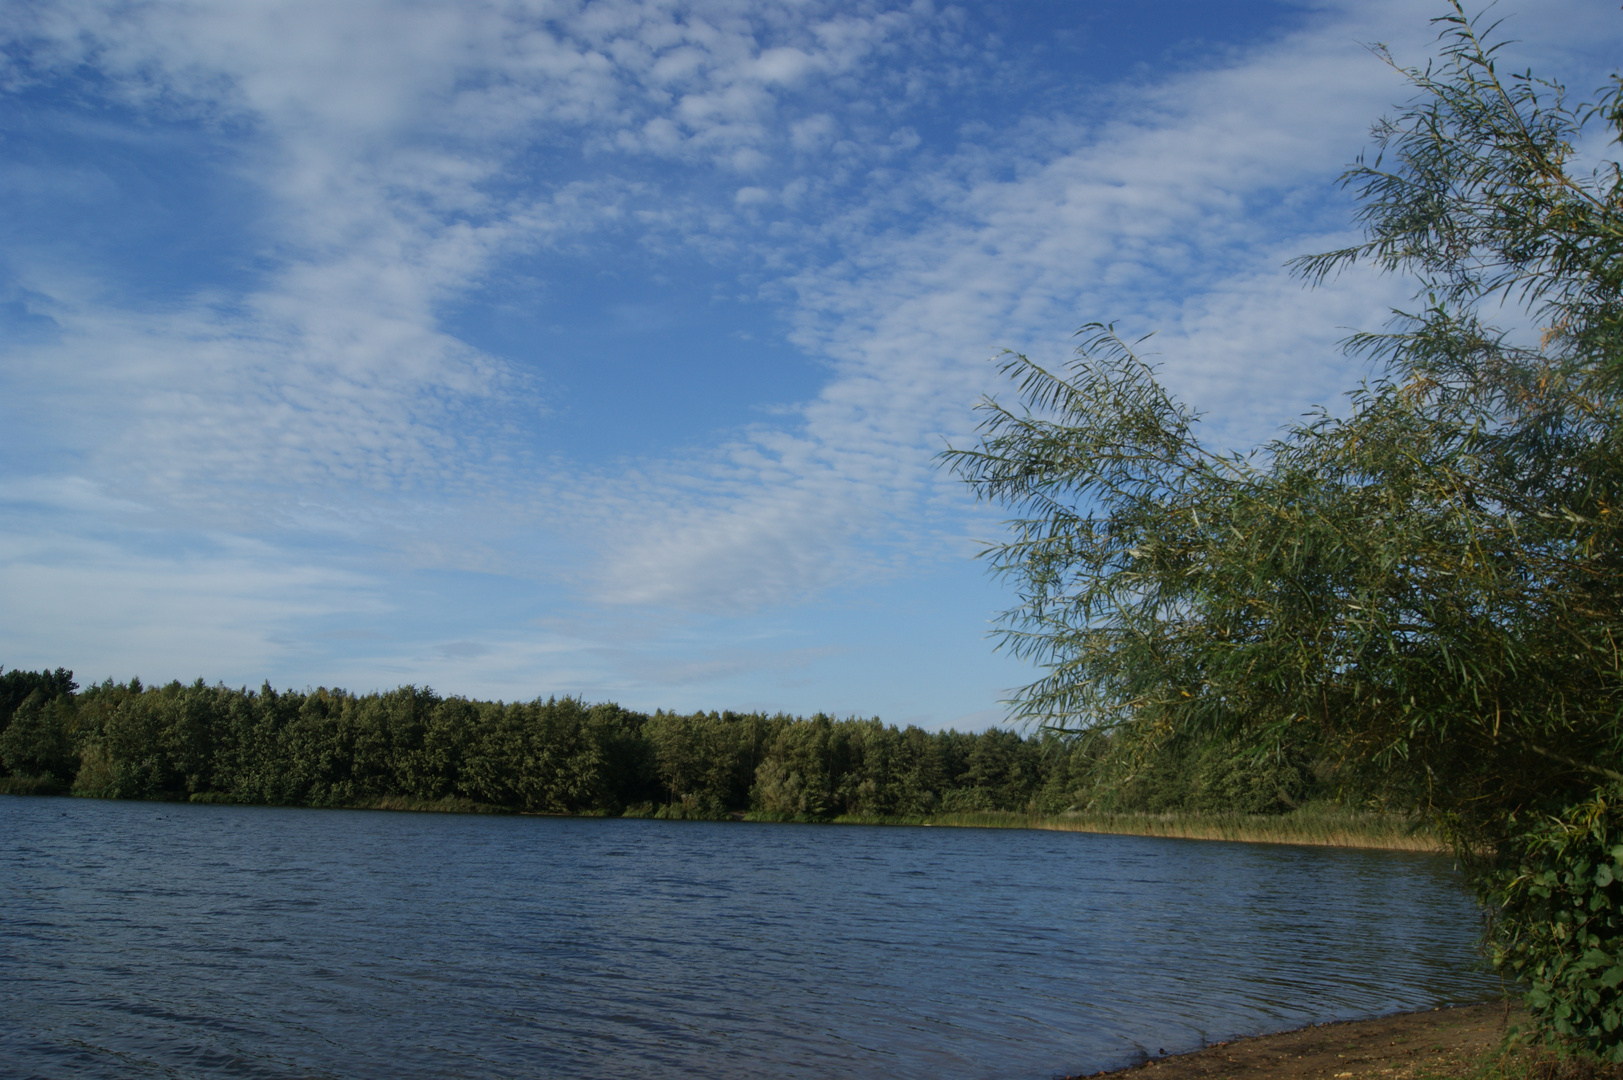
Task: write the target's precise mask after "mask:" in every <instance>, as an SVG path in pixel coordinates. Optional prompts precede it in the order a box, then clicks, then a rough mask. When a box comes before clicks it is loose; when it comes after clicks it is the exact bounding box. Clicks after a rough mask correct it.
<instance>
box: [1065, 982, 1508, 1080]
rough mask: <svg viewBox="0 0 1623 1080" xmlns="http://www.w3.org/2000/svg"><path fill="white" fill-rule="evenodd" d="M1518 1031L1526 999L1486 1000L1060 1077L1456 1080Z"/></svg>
mask: <svg viewBox="0 0 1623 1080" xmlns="http://www.w3.org/2000/svg"><path fill="white" fill-rule="evenodd" d="M1517 1030H1520V1031H1525V1030H1527V1015H1526V1013H1525V1012H1524V1011H1523V1010H1522V1008H1521V1007H1520V1006H1519V1005H1514V1004H1512V1003H1510V1002H1508V1001H1486V1002H1478V1003H1476V1004H1473V1005H1453V1006H1442V1007H1439V1008H1435V1009H1428V1010H1425V1011H1422V1012H1409V1013H1396V1014H1393V1015H1390V1016H1381V1017H1375V1018H1373V1019H1369V1020H1339V1021H1332V1022H1329V1023H1324V1024H1313V1025H1310V1026H1308V1027H1304V1028H1297V1029H1295V1030H1293V1031H1282V1032H1277V1033H1274V1034H1270V1035H1252V1036H1246V1037H1243V1038H1238V1039H1232V1040H1229V1041H1226V1042H1220V1043H1216V1044H1214V1045H1212V1046H1208V1047H1205V1048H1204V1049H1201V1050H1192V1051H1190V1052H1188V1053H1183V1054H1169V1055H1166V1056H1164V1057H1153V1058H1149V1059H1148V1060H1146V1061H1144V1062H1142V1063H1140V1064H1137V1065H1130V1066H1127V1067H1126V1068H1121V1069H1105V1070H1101V1071H1099V1072H1096V1073H1078V1074H1076V1075H1074V1076H1067V1077H1063V1078H1061V1080H1085V1078H1100V1077H1104V1078H1109V1080H1439V1078H1441V1080H1454V1078H1469V1077H1476V1076H1478V1075H1481V1074H1482V1073H1483V1071H1484V1070H1483V1065H1484V1063H1485V1062H1486V1061H1488V1060H1490V1059H1498V1058H1500V1057H1502V1055H1504V1054H1505V1053H1506V1048H1507V1045H1508V1044H1507V1036H1508V1035H1510V1034H1511V1033H1512V1032H1513V1031H1517ZM1512 1052H1516V1051H1512ZM1519 1052H1520V1053H1522V1054H1525V1053H1526V1051H1525V1049H1522V1050H1520V1051H1519Z"/></svg>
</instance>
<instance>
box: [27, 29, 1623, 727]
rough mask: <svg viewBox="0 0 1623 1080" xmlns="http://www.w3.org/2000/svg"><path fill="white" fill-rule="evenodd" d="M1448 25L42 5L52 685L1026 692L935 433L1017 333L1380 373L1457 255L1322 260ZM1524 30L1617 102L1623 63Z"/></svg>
mask: <svg viewBox="0 0 1623 1080" xmlns="http://www.w3.org/2000/svg"><path fill="white" fill-rule="evenodd" d="M1441 10H1442V6H1441V5H1440V4H1430V3H1421V2H1415V0H1402V2H1399V0H1360V2H1346V3H1338V2H1331V0H1319V2H1311V3H1298V2H1279V3H1270V2H1237V3H1225V4H1211V3H1205V2H1181V0H1180V2H1174V0H1146V2H1140V3H1135V4H1120V3H1106V2H1097V3H1095V2H1084V0H1076V2H1071V3H1041V2H1030V3H1020V4H1008V3H981V2H973V3H959V4H931V3H925V2H919V3H910V4H909V3H895V4H892V3H880V2H873V3H824V2H821V0H779V2H770V0H766V2H763V0H756V2H750V3H744V2H733V0H716V2H692V3H671V2H661V0H605V2H601V3H584V4H583V3H567V2H547V0H528V2H524V0H520V2H511V3H461V4H451V3H440V4H429V3H405V2H392V0H355V2H351V3H345V4H330V3H317V2H313V0H252V2H251V0H236V2H233V3H207V2H195V3H178V2H177V3H155V4H148V3H130V2H125V0H119V2H95V0H63V2H58V3H34V2H29V0H16V2H13V3H10V4H7V5H5V6H4V7H3V9H0V50H3V51H0V64H3V66H0V94H3V95H4V99H3V103H0V200H3V205H4V206H5V207H6V210H5V212H4V215H3V216H0V241H3V242H0V431H3V434H4V438H3V439H0V456H3V468H0V663H3V664H5V665H6V666H7V667H25V668H27V667H40V666H51V667H55V666H57V665H59V664H60V665H64V666H68V667H71V668H73V669H74V670H75V672H76V673H77V674H78V676H79V677H80V680H81V681H86V680H90V679H95V680H99V679H101V678H103V677H108V676H111V677H114V678H119V679H124V678H128V677H130V676H132V675H139V676H140V677H141V678H143V679H145V680H147V681H149V682H151V681H156V680H167V679H170V678H181V679H185V680H190V679H192V678H195V677H199V676H201V677H203V678H205V679H207V680H209V681H211V682H212V681H215V680H223V681H225V682H227V683H230V684H234V685H236V684H244V683H246V684H250V685H257V684H258V683H259V682H260V681H261V680H265V679H268V680H270V681H271V682H272V683H273V684H275V685H278V686H289V685H291V686H300V687H302V686H305V685H329V686H330V685H339V686H344V687H348V688H350V689H353V690H369V689H374V688H386V687H391V686H395V685H398V684H401V683H406V682H412V683H417V684H429V685H432V686H434V687H435V688H436V689H438V690H440V691H441V692H445V693H457V694H466V695H471V696H480V697H500V698H506V699H514V698H530V697H534V696H536V695H537V694H540V695H548V694H554V693H557V694H564V693H572V694H579V695H582V696H584V697H586V698H588V699H591V700H616V701H619V702H621V703H623V704H626V705H629V706H632V707H640V708H649V709H652V708H655V707H667V708H678V709H684V710H686V709H696V708H705V709H709V708H734V709H754V708H760V709H768V710H777V709H783V710H788V711H791V712H802V713H805V712H812V711H816V710H825V711H829V712H834V713H839V714H848V713H858V714H862V715H878V716H881V717H883V718H884V719H886V720H888V721H893V722H897V723H908V722H912V723H919V724H923V725H925V726H932V727H934V726H945V725H955V726H958V727H960V728H969V727H973V728H979V727H984V726H986V725H987V724H990V723H993V722H996V721H997V720H998V719H999V718H1000V717H1001V715H1002V713H1001V710H1000V708H999V706H998V701H999V700H1000V699H1001V698H1003V697H1005V696H1006V695H1007V692H1008V691H1009V690H1010V689H1011V688H1013V687H1015V686H1017V685H1019V684H1021V683H1023V682H1025V681H1028V680H1029V679H1030V678H1031V677H1032V673H1031V672H1030V671H1029V670H1028V669H1026V668H1025V667H1023V666H1022V665H1020V664H1019V663H1017V662H1015V661H1012V660H1010V659H1008V658H1006V657H1004V656H1001V655H998V654H995V653H994V652H993V651H992V648H991V645H990V643H989V642H988V640H987V638H986V632H987V630H988V628H989V626H990V622H991V620H992V618H993V617H994V615H995V613H996V612H997V611H999V610H1000V609H1001V608H1003V607H1004V606H1006V605H1007V603H1008V601H1009V596H1008V594H1007V592H1006V590H1005V589H1004V587H1003V586H1001V585H999V584H998V583H996V582H994V581H990V580H988V579H987V578H986V577H985V575H984V574H983V572H982V570H981V568H980V566H979V564H977V563H976V562H975V561H974V560H973V558H972V556H973V554H974V552H975V550H976V541H977V540H979V539H986V538H990V537H994V536H995V535H996V534H997V530H998V520H999V519H998V515H997V513H996V511H995V509H989V508H986V507H977V506H975V505H974V504H973V502H972V501H971V500H970V499H969V498H968V497H967V494H966V492H965V491H963V490H962V489H961V485H959V484H957V483H955V482H954V481H953V480H952V479H951V478H950V477H948V476H945V475H943V474H941V473H940V472H939V471H938V470H936V469H935V468H934V466H933V465H932V462H931V459H932V456H933V455H934V454H935V453H936V452H937V451H938V450H940V449H941V448H942V446H943V445H944V444H945V442H946V441H948V440H954V441H959V442H962V441H964V440H965V439H966V438H967V436H968V433H969V432H970V431H971V430H972V428H973V424H974V416H973V413H972V411H971V407H972V405H973V404H974V402H975V400H976V399H977V398H978V397H979V396H980V395H981V394H982V393H985V392H989V391H997V390H998V389H999V386H998V383H997V378H996V372H995V365H994V364H993V363H992V362H991V358H992V357H994V356H995V355H996V353H997V352H998V350H1000V349H1002V348H1013V349H1017V350H1020V351H1025V352H1028V353H1029V354H1031V355H1033V356H1039V357H1042V358H1045V359H1048V360H1051V361H1054V362H1059V361H1061V360H1063V358H1065V357H1066V356H1067V355H1068V352H1069V348H1070V340H1069V339H1070V335H1071V333H1072V332H1073V331H1074V330H1075V329H1076V328H1077V327H1078V326H1079V325H1081V324H1082V323H1083V322H1086V321H1089V320H1092V319H1109V320H1115V321H1117V322H1118V323H1119V324H1120V325H1121V326H1123V327H1124V328H1125V329H1127V330H1129V331H1131V332H1147V331H1150V330H1155V331H1157V332H1158V334H1157V337H1156V338H1155V339H1154V340H1155V343H1156V344H1155V349H1156V351H1157V353H1158V357H1159V361H1160V362H1161V363H1162V364H1163V365H1164V372H1165V376H1166V378H1167V380H1168V382H1169V383H1170V384H1171V385H1172V386H1173V387H1174V388H1175V390H1176V391H1177V392H1179V393H1180V394H1182V395H1183V396H1185V397H1186V398H1187V399H1188V400H1190V401H1191V402H1193V403H1194V404H1195V405H1196V406H1197V407H1198V408H1200V409H1201V410H1203V411H1204V412H1205V413H1206V416H1207V420H1206V435H1207V437H1208V438H1209V439H1210V440H1212V441H1213V442H1215V443H1218V444H1220V445H1230V446H1245V445H1249V444H1251V443H1253V442H1255V441H1256V440H1259V439H1262V438H1266V437H1267V436H1268V435H1270V434H1271V433H1273V432H1275V431H1277V430H1278V428H1279V427H1280V425H1282V424H1284V423H1287V422H1288V421H1289V420H1290V419H1291V418H1293V417H1294V416H1296V415H1298V414H1299V413H1301V412H1302V411H1303V410H1305V409H1306V408H1308V407H1309V406H1311V405H1313V404H1315V403H1331V404H1333V403H1334V402H1335V401H1336V399H1337V397H1338V396H1339V395H1340V394H1341V393H1342V392H1344V391H1345V390H1346V389H1348V388H1349V387H1350V386H1352V385H1353V383H1354V382H1356V380H1357V379H1358V378H1359V376H1360V375H1361V372H1360V371H1359V370H1358V369H1357V367H1356V366H1355V365H1352V364H1350V363H1349V362H1348V361H1346V360H1345V359H1344V358H1343V357H1342V356H1341V355H1340V353H1339V352H1338V350H1337V348H1336V342H1337V341H1338V340H1339V339H1340V338H1341V337H1343V336H1345V334H1346V332H1347V330H1348V329H1349V328H1353V327H1362V328H1369V327H1374V326H1378V325H1379V324H1380V323H1381V322H1382V321H1383V319H1384V314H1385V312H1386V311H1388V310H1389V309H1390V308H1391V307H1393V306H1394V305H1397V304H1399V303H1401V302H1402V301H1403V299H1404V288H1403V283H1402V282H1395V281H1390V280H1383V279H1380V278H1377V277H1372V276H1368V275H1360V274H1353V275H1348V276H1345V277H1343V278H1342V279H1340V280H1339V281H1337V282H1336V283H1334V284H1333V285H1332V286H1329V287H1326V288H1323V289H1321V290H1318V291H1316V292H1313V293H1306V292H1304V291H1303V290H1302V288H1301V287H1300V285H1299V284H1298V283H1296V282H1294V281H1292V280H1290V278H1289V276H1288V274H1287V273H1286V272H1285V270H1284V268H1283V264H1284V262H1285V260H1286V259H1288V258H1290V257H1291V256H1294V255H1297V254H1301V253H1304V252H1310V251H1315V250H1320V249H1324V248H1327V247H1330V246H1332V245H1336V244H1339V243H1342V242H1344V241H1345V240H1347V239H1348V238H1349V237H1350V235H1351V234H1350V233H1349V231H1348V230H1349V214H1348V209H1349V202H1348V200H1347V198H1346V196H1345V195H1344V194H1343V193H1341V192H1339V191H1338V190H1337V189H1336V187H1335V184H1334V181H1335V178H1336V176H1337V175H1338V174H1339V172H1340V171H1341V169H1342V168H1343V167H1344V166H1345V165H1346V163H1347V162H1349V161H1350V160H1351V159H1352V158H1353V157H1354V156H1355V155H1356V154H1357V153H1358V152H1359V151H1360V150H1361V149H1362V148H1363V147H1364V145H1365V142H1366V137H1367V131H1368V128H1369V125H1370V123H1371V122H1372V121H1373V120H1374V119H1375V118H1376V117H1377V116H1379V115H1380V114H1382V113H1383V112H1385V111H1388V109H1389V107H1390V106H1391V105H1392V104H1393V103H1395V102H1397V101H1400V100H1402V99H1403V98H1404V97H1406V90H1405V88H1404V87H1403V85H1402V84H1401V81H1400V80H1399V79H1398V78H1397V77H1396V76H1395V75H1394V74H1393V73H1392V72H1391V71H1390V70H1388V69H1387V68H1385V67H1384V66H1383V65H1382V64H1381V63H1380V62H1379V61H1378V60H1376V59H1375V58H1374V57H1373V56H1372V55H1371V54H1370V52H1369V51H1368V50H1367V49H1366V48H1365V46H1366V44H1368V43H1370V42H1375V41H1382V42H1386V43H1388V44H1389V45H1390V46H1391V47H1392V49H1393V50H1394V52H1395V54H1396V55H1397V57H1398V58H1399V59H1400V60H1401V61H1404V62H1412V63H1417V64H1418V63H1423V62H1424V60H1425V59H1426V57H1427V55H1428V54H1429V50H1430V42H1431V38H1432V33H1431V31H1430V29H1429V28H1428V26H1427V19H1428V18H1429V17H1431V16H1432V15H1435V14H1438V13H1440V12H1441ZM1495 10H1496V12H1497V13H1498V14H1500V15H1503V16H1506V17H1508V19H1509V23H1508V33H1509V35H1510V36H1512V37H1515V38H1517V39H1519V43H1518V44H1517V45H1516V47H1515V51H1514V53H1513V56H1514V58H1515V60H1516V61H1517V62H1519V63H1525V64H1531V65H1533V66H1534V67H1535V68H1536V69H1537V70H1538V71H1539V72H1541V73H1549V74H1552V75H1557V76H1560V77H1563V78H1565V79H1567V80H1568V81H1569V82H1570V83H1571V84H1572V85H1573V87H1574V88H1575V89H1576V90H1578V91H1579V92H1587V91H1588V90H1589V89H1591V88H1592V87H1593V86H1596V85H1598V84H1599V83H1600V82H1601V80H1602V79H1603V78H1604V76H1605V74H1606V72H1607V70H1608V68H1607V64H1608V63H1609V61H1610V58H1612V57H1615V56H1616V55H1618V46H1619V44H1620V41H1623V16H1620V15H1619V14H1618V12H1617V10H1616V7H1615V5H1613V4H1610V3H1598V2H1584V0H1537V2H1534V0H1529V2H1526V3H1519V4H1501V5H1500V6H1499V7H1498V8H1496V9H1495Z"/></svg>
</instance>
